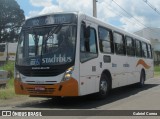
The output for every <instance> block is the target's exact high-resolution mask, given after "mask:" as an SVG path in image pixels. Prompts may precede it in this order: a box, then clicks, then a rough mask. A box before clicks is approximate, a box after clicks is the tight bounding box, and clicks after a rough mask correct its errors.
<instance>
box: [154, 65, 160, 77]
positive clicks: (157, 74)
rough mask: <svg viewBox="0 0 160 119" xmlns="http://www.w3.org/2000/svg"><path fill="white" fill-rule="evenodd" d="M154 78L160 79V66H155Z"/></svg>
mask: <svg viewBox="0 0 160 119" xmlns="http://www.w3.org/2000/svg"><path fill="white" fill-rule="evenodd" d="M154 76H155V77H160V66H155V67H154Z"/></svg>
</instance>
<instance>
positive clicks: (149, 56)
mask: <svg viewBox="0 0 160 119" xmlns="http://www.w3.org/2000/svg"><path fill="white" fill-rule="evenodd" d="M148 58H152V48H151V45H149V44H148Z"/></svg>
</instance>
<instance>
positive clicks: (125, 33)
mask: <svg viewBox="0 0 160 119" xmlns="http://www.w3.org/2000/svg"><path fill="white" fill-rule="evenodd" d="M55 14H75V15H78V17H83V18H85V19H86V20H89V21H91V22H93V23H96V24H98V25H99V26H103V27H106V28H108V29H111V30H112V31H116V32H118V33H122V34H124V35H125V36H130V37H133V38H135V39H138V40H141V41H144V42H147V43H150V40H148V39H145V38H143V37H140V36H138V35H135V34H133V33H130V32H127V31H125V30H123V29H121V28H118V27H116V26H113V25H111V24H109V23H105V22H104V21H102V20H100V19H98V18H95V17H92V16H89V15H86V14H84V13H82V12H79V11H75V12H53V13H48V14H43V15H38V16H35V17H31V18H28V19H26V21H28V20H30V19H34V18H37V17H42V16H49V15H55Z"/></svg>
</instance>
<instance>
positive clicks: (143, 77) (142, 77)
mask: <svg viewBox="0 0 160 119" xmlns="http://www.w3.org/2000/svg"><path fill="white" fill-rule="evenodd" d="M144 82H145V73H144V71H141V76H140V82H139V83H138V87H140V88H141V87H143V86H144Z"/></svg>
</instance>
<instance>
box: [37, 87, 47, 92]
mask: <svg viewBox="0 0 160 119" xmlns="http://www.w3.org/2000/svg"><path fill="white" fill-rule="evenodd" d="M35 90H36V91H44V90H45V87H35Z"/></svg>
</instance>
